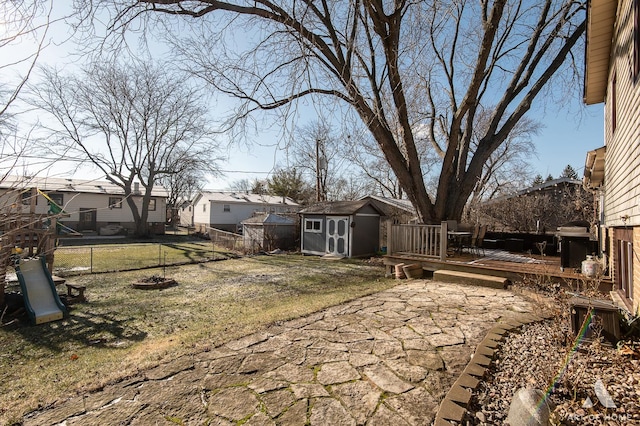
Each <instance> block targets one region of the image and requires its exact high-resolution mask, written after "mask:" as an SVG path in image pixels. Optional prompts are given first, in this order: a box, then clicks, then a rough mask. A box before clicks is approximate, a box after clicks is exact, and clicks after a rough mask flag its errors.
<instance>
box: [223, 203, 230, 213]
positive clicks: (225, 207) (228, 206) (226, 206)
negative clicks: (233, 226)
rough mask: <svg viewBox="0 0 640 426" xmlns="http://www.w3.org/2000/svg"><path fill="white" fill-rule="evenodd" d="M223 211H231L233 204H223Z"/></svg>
mask: <svg viewBox="0 0 640 426" xmlns="http://www.w3.org/2000/svg"><path fill="white" fill-rule="evenodd" d="M222 211H224V212H230V211H231V206H230V205H229V204H223V205H222Z"/></svg>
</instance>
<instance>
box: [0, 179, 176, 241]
mask: <svg viewBox="0 0 640 426" xmlns="http://www.w3.org/2000/svg"><path fill="white" fill-rule="evenodd" d="M134 188H135V187H134ZM134 192H135V191H134ZM151 195H152V198H151V203H150V206H149V217H148V223H149V225H150V229H151V230H152V232H153V233H155V234H162V233H164V224H165V221H166V210H167V209H166V205H167V192H166V191H165V190H164V188H162V187H155V188H154V189H153V191H152V193H151ZM47 198H49V199H51V200H53V202H54V203H56V204H57V205H59V206H60V207H62V208H63V209H64V212H65V213H66V214H65V215H63V217H61V218H60V219H59V221H60V222H61V223H62V224H64V225H66V226H68V227H69V228H72V229H74V230H76V231H79V232H85V233H86V232H87V231H89V232H95V233H100V229H101V228H102V229H107V228H109V225H112V226H120V227H122V228H123V229H124V230H129V231H132V230H133V229H134V228H135V227H134V220H133V214H132V213H131V209H130V208H129V206H128V204H127V201H126V199H125V195H124V191H123V190H122V189H121V188H120V187H118V186H117V185H114V184H112V183H110V182H106V181H97V180H81V179H65V178H51V177H28V178H27V177H20V176H7V177H5V178H4V179H2V181H0V208H7V207H9V206H12V205H13V206H15V205H16V204H17V203H18V202H19V203H20V204H21V205H22V207H21V210H22V213H29V212H30V209H31V204H32V202H33V203H35V211H34V213H35V214H37V215H46V214H47V212H48V211H49V208H50V207H49V200H47ZM133 198H134V201H135V203H136V204H137V205H138V207H139V208H140V207H141V206H142V194H140V193H139V191H138V193H136V194H134V195H133ZM14 211H15V209H14Z"/></svg>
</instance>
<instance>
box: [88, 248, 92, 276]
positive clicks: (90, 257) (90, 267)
mask: <svg viewBox="0 0 640 426" xmlns="http://www.w3.org/2000/svg"><path fill="white" fill-rule="evenodd" d="M89 273H91V274H93V247H90V248H89Z"/></svg>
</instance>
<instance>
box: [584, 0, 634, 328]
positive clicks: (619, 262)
mask: <svg viewBox="0 0 640 426" xmlns="http://www.w3.org/2000/svg"><path fill="white" fill-rule="evenodd" d="M584 89H585V91H584V102H585V103H586V104H589V105H591V104H598V103H604V121H605V123H604V124H605V126H604V128H605V132H604V133H605V134H604V146H603V147H601V148H598V149H595V150H593V151H590V152H589V153H588V154H587V158H586V164H585V172H584V183H585V185H586V186H587V187H589V188H591V189H592V190H594V191H595V192H596V193H597V194H598V199H599V210H600V211H599V214H598V219H599V227H600V232H599V233H600V234H601V236H602V238H601V241H602V243H601V251H602V258H603V259H604V260H605V261H604V263H605V266H606V267H607V268H608V270H609V275H610V276H611V277H612V279H613V281H614V291H613V292H612V297H613V299H614V301H615V302H616V303H617V304H618V306H619V307H621V308H623V309H624V310H626V311H627V312H628V313H630V314H631V315H632V316H638V315H639V314H640V149H638V144H639V142H640V108H639V107H640V1H638V0H619V1H615V0H589V2H588V9H587V43H586V70H585V88H584Z"/></svg>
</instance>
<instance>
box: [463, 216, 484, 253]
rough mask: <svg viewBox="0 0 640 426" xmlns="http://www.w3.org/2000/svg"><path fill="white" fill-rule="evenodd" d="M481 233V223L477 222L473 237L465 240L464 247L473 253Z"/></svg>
mask: <svg viewBox="0 0 640 426" xmlns="http://www.w3.org/2000/svg"><path fill="white" fill-rule="evenodd" d="M479 234H480V224H479V223H476V224H475V225H474V227H473V233H472V234H471V235H470V237H471V238H469V239H467V240H465V241H464V243H465V244H464V247H463V248H467V249H469V253H473V250H474V247H475V244H476V240H477V239H478V235H479Z"/></svg>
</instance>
